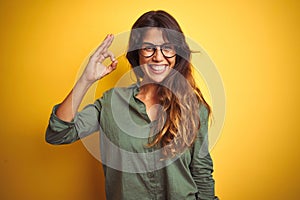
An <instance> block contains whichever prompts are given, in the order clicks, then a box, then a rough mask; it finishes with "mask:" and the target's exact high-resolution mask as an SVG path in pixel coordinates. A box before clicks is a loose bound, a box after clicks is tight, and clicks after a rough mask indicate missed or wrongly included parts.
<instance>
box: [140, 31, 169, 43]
mask: <svg viewBox="0 0 300 200" xmlns="http://www.w3.org/2000/svg"><path fill="white" fill-rule="evenodd" d="M143 42H149V43H152V44H157V45H159V44H164V43H166V42H168V39H167V38H166V37H164V35H163V32H162V30H161V29H158V28H150V29H149V30H147V31H146V32H145V34H144V37H143Z"/></svg>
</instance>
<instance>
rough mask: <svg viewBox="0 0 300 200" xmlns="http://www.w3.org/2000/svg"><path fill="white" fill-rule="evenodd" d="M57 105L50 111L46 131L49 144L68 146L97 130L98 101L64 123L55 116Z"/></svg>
mask: <svg viewBox="0 0 300 200" xmlns="http://www.w3.org/2000/svg"><path fill="white" fill-rule="evenodd" d="M58 107H59V105H55V106H54V107H53V109H52V113H51V116H50V120H49V124H48V127H47V130H46V138H45V139H46V141H47V142H48V143H50V144H56V145H58V144H69V143H73V142H75V141H77V140H79V139H80V138H83V137H86V136H87V135H90V134H91V133H93V132H95V131H97V130H99V121H100V119H99V116H100V110H101V103H100V100H97V101H96V102H95V103H94V104H90V105H88V106H86V107H85V108H84V109H83V110H82V111H80V112H78V113H77V114H76V115H75V117H74V119H73V120H72V121H71V122H66V121H63V120H61V119H59V118H58V117H57V116H56V114H55V113H56V110H57V108H58Z"/></svg>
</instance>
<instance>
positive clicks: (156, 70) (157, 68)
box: [148, 64, 168, 74]
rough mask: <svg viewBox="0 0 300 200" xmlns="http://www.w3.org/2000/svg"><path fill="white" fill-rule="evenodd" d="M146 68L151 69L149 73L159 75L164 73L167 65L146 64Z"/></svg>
mask: <svg viewBox="0 0 300 200" xmlns="http://www.w3.org/2000/svg"><path fill="white" fill-rule="evenodd" d="M148 67H149V68H150V69H151V71H152V72H153V73H155V74H161V73H163V72H165V71H166V70H167V68H168V65H162V64H161V65H154V64H148Z"/></svg>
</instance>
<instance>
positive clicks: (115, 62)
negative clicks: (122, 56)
mask: <svg viewBox="0 0 300 200" xmlns="http://www.w3.org/2000/svg"><path fill="white" fill-rule="evenodd" d="M117 65H118V60H114V61H113V62H112V63H111V64H110V65H109V66H108V67H107V72H108V73H110V72H112V71H113V70H115V69H116V68H117Z"/></svg>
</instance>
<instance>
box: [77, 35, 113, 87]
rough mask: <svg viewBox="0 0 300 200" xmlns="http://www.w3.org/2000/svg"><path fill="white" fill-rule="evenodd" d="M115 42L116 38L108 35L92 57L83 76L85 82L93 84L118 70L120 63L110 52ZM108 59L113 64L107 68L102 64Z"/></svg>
mask: <svg viewBox="0 0 300 200" xmlns="http://www.w3.org/2000/svg"><path fill="white" fill-rule="evenodd" d="M113 40H114V36H113V35H112V34H109V35H107V36H106V38H105V39H104V40H103V42H102V43H101V45H100V46H99V47H98V48H97V50H96V51H95V52H94V53H93V55H92V56H91V57H90V59H89V62H88V64H87V66H86V67H85V70H84V72H83V74H82V76H81V78H82V79H83V80H84V81H87V82H88V83H90V84H92V83H94V82H95V81H97V80H99V79H101V78H103V77H104V76H106V75H107V74H109V73H111V72H112V71H113V70H115V69H116V67H117V64H118V61H117V60H116V59H115V57H114V55H113V53H112V52H110V51H109V50H108V48H109V47H110V45H111V43H112V41H113ZM108 57H109V58H110V60H111V61H112V63H111V64H110V65H109V66H105V65H103V64H102V63H103V61H104V60H105V59H107V58H108Z"/></svg>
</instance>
